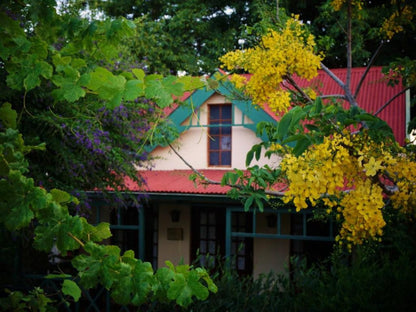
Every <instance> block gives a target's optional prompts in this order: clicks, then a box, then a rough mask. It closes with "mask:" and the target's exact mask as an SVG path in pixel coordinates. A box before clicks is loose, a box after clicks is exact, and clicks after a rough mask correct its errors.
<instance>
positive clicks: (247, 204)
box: [244, 196, 254, 211]
mask: <svg viewBox="0 0 416 312" xmlns="http://www.w3.org/2000/svg"><path fill="white" fill-rule="evenodd" d="M253 201H254V197H253V196H250V197H249V198H247V199H246V201H245V202H244V211H249V210H250V208H251V205H252V204H253Z"/></svg>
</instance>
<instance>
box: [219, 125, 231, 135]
mask: <svg viewBox="0 0 416 312" xmlns="http://www.w3.org/2000/svg"><path fill="white" fill-rule="evenodd" d="M221 133H222V134H227V135H230V134H231V127H222V128H221Z"/></svg>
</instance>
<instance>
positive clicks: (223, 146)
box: [208, 104, 232, 166]
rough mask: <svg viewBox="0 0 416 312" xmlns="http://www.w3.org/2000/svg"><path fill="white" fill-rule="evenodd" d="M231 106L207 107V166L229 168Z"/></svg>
mask: <svg viewBox="0 0 416 312" xmlns="http://www.w3.org/2000/svg"><path fill="white" fill-rule="evenodd" d="M231 108H232V106H231V104H221V105H209V106H208V125H209V130H208V165H209V166H231V123H232V113H231Z"/></svg>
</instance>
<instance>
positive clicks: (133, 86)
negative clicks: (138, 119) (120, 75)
mask: <svg viewBox="0 0 416 312" xmlns="http://www.w3.org/2000/svg"><path fill="white" fill-rule="evenodd" d="M143 87H144V83H143V81H140V80H136V79H134V80H129V81H127V83H126V89H125V91H124V95H123V97H124V98H125V99H126V100H127V101H133V100H135V99H136V98H138V97H141V96H143V95H144V88H143Z"/></svg>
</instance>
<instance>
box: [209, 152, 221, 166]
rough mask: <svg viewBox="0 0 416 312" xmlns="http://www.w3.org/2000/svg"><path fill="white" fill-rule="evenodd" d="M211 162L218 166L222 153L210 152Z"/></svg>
mask: <svg viewBox="0 0 416 312" xmlns="http://www.w3.org/2000/svg"><path fill="white" fill-rule="evenodd" d="M209 164H210V165H213V166H216V165H219V164H220V153H218V152H210V153H209Z"/></svg>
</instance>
